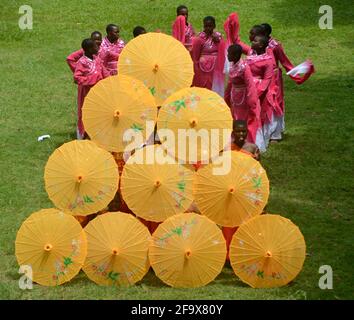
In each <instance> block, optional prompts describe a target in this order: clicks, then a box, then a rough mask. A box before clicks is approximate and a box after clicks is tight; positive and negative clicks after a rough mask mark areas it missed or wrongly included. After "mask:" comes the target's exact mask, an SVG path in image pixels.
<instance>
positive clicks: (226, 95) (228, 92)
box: [224, 79, 232, 107]
mask: <svg viewBox="0 0 354 320" xmlns="http://www.w3.org/2000/svg"><path fill="white" fill-rule="evenodd" d="M231 89H232V82H231V79H229V81H228V83H227V86H226V89H225V93H224V100H225V102H226V104H227V105H228V106H229V107H231Z"/></svg>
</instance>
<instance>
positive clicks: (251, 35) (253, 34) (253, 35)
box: [249, 29, 256, 42]
mask: <svg viewBox="0 0 354 320" xmlns="http://www.w3.org/2000/svg"><path fill="white" fill-rule="evenodd" d="M255 36H256V33H255V32H254V29H251V30H250V34H249V39H250V42H252V41H253V40H254V37H255Z"/></svg>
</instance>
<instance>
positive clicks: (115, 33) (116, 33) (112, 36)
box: [107, 27, 119, 42]
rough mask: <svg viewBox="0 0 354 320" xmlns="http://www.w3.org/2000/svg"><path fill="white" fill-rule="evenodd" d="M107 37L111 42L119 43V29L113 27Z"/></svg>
mask: <svg viewBox="0 0 354 320" xmlns="http://www.w3.org/2000/svg"><path fill="white" fill-rule="evenodd" d="M107 36H108V39H109V40H110V41H111V42H115V41H117V40H118V39H119V28H117V27H113V28H112V29H111V31H110V32H109V34H108V35H107Z"/></svg>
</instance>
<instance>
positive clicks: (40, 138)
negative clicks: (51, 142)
mask: <svg viewBox="0 0 354 320" xmlns="http://www.w3.org/2000/svg"><path fill="white" fill-rule="evenodd" d="M44 139H50V135H49V134H45V135H43V136H40V137H38V139H37V140H38V141H43V140H44Z"/></svg>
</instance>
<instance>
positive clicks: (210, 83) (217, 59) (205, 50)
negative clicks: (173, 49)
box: [192, 32, 226, 97]
mask: <svg viewBox="0 0 354 320" xmlns="http://www.w3.org/2000/svg"><path fill="white" fill-rule="evenodd" d="M214 36H215V37H217V38H218V39H219V42H215V41H214V40H213V38H212V37H211V36H207V35H206V33H205V32H200V33H199V34H198V36H196V37H195V38H194V39H193V48H192V58H193V62H194V79H193V84H192V86H195V87H200V88H206V89H209V90H213V91H215V92H217V93H218V94H219V95H220V96H221V97H224V79H225V77H224V64H225V45H226V44H225V42H224V40H223V38H222V35H221V33H219V32H215V33H214Z"/></svg>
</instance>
